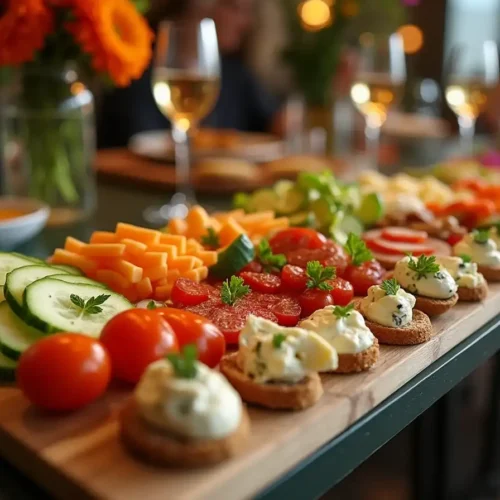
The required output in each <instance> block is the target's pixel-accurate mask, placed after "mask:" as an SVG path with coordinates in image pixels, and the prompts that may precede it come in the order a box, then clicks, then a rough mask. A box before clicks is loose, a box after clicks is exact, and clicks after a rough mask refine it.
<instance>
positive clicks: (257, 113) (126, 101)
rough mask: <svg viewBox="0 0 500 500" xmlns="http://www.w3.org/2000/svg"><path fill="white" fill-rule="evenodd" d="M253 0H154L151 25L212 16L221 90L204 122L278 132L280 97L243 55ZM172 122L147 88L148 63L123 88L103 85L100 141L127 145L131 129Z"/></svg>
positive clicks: (100, 144)
mask: <svg viewBox="0 0 500 500" xmlns="http://www.w3.org/2000/svg"><path fill="white" fill-rule="evenodd" d="M254 8H255V5H254V0H153V1H152V8H151V11H150V15H149V19H150V21H151V25H152V26H153V29H156V28H157V27H158V24H159V23H160V22H161V21H162V20H174V21H175V20H198V19H202V18H204V17H211V18H213V19H214V21H215V23H216V27H217V34H218V39H219V50H220V53H221V90H220V96H219V98H218V101H217V104H216V105H215V108H214V110H213V111H212V113H211V114H210V115H209V116H208V117H207V118H206V119H205V120H203V123H202V125H203V126H207V127H211V128H225V129H236V130H241V131H248V132H274V133H277V134H281V130H282V125H281V124H282V122H283V120H282V115H281V113H279V111H278V110H279V103H278V101H277V99H276V98H274V97H273V96H272V95H271V94H270V93H269V92H267V91H266V89H265V88H264V87H263V86H261V85H260V83H259V82H258V81H257V79H256V78H255V77H254V76H253V75H252V73H251V71H250V70H249V69H248V68H247V67H246V65H245V62H244V60H243V53H244V48H245V42H246V39H247V37H248V36H249V34H250V31H251V29H252V26H253V23H254ZM167 128H170V124H169V122H168V120H167V119H166V118H165V117H164V116H163V115H162V114H161V112H160V111H159V109H158V108H157V106H156V103H155V101H154V98H153V95H152V90H151V67H150V68H149V69H148V70H147V71H146V73H145V74H144V75H143V76H142V78H140V79H139V80H136V81H134V82H133V83H132V84H131V85H130V86H129V87H127V88H124V89H112V90H107V91H104V93H103V95H102V96H101V101H100V103H99V104H98V109H97V136H98V147H121V146H125V145H126V144H127V142H128V140H129V139H130V137H132V136H133V135H134V134H137V133H139V132H143V131H149V130H161V129H167Z"/></svg>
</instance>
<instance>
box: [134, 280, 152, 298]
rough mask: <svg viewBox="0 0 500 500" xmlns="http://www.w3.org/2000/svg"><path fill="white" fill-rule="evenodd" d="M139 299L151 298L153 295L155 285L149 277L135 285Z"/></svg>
mask: <svg viewBox="0 0 500 500" xmlns="http://www.w3.org/2000/svg"><path fill="white" fill-rule="evenodd" d="M135 289H136V290H137V295H138V298H139V300H144V299H149V298H150V297H152V296H153V286H152V284H151V280H150V279H149V278H143V279H142V280H141V281H139V283H137V284H136V285H135Z"/></svg>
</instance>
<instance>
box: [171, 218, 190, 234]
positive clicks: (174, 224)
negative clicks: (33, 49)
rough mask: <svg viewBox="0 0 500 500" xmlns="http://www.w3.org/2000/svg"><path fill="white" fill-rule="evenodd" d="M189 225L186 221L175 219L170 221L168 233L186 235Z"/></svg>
mask: <svg viewBox="0 0 500 500" xmlns="http://www.w3.org/2000/svg"><path fill="white" fill-rule="evenodd" d="M187 230H188V225H187V223H186V221H185V220H183V219H179V218H177V217H174V218H173V219H170V220H169V221H168V225H167V231H168V232H169V233H170V234H182V235H184V234H186V232H187Z"/></svg>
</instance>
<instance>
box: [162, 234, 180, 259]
mask: <svg viewBox="0 0 500 500" xmlns="http://www.w3.org/2000/svg"><path fill="white" fill-rule="evenodd" d="M159 242H160V243H161V244H162V245H174V246H176V247H177V253H178V254H179V255H184V254H185V253H186V237H185V236H180V235H176V234H161V235H160V241H159Z"/></svg>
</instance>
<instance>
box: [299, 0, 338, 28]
mask: <svg viewBox="0 0 500 500" xmlns="http://www.w3.org/2000/svg"><path fill="white" fill-rule="evenodd" d="M332 5H333V2H332ZM299 16H300V19H301V21H302V24H303V26H304V28H305V29H307V30H309V31H319V30H320V29H323V28H325V27H326V26H328V25H330V24H331V23H332V21H333V16H332V11H331V8H330V6H329V5H328V3H327V2H326V1H325V0H306V1H305V2H302V3H301V4H300V5H299Z"/></svg>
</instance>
